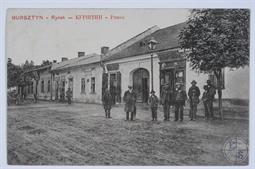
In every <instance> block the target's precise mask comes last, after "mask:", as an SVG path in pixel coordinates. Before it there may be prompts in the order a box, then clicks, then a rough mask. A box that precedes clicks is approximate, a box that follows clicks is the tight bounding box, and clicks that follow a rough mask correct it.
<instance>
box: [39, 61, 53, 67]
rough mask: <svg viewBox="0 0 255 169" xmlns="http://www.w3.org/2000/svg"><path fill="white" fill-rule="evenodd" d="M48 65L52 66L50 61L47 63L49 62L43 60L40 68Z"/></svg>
mask: <svg viewBox="0 0 255 169" xmlns="http://www.w3.org/2000/svg"><path fill="white" fill-rule="evenodd" d="M50 64H52V62H51V61H49V60H43V61H42V63H41V66H46V65H50Z"/></svg>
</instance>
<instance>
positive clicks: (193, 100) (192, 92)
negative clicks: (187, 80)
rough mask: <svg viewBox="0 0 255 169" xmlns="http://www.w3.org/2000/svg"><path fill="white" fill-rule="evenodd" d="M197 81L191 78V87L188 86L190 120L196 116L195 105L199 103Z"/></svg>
mask: <svg viewBox="0 0 255 169" xmlns="http://www.w3.org/2000/svg"><path fill="white" fill-rule="evenodd" d="M196 84H197V82H196V81H195V80H193V81H192V82H191V85H192V86H191V87H190V88H189V92H188V96H189V104H190V120H196V117H197V105H198V103H199V96H200V90H199V88H198V87H197V86H196Z"/></svg>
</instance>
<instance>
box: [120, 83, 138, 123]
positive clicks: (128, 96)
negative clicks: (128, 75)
mask: <svg viewBox="0 0 255 169" xmlns="http://www.w3.org/2000/svg"><path fill="white" fill-rule="evenodd" d="M123 100H124V102H125V108H124V111H125V112H126V120H129V113H131V118H130V120H131V121H132V120H134V113H135V103H136V94H135V92H134V91H133V88H132V86H130V85H129V86H128V90H127V91H126V92H125V93H124V97H123Z"/></svg>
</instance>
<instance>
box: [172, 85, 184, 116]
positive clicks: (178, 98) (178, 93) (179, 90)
mask: <svg viewBox="0 0 255 169" xmlns="http://www.w3.org/2000/svg"><path fill="white" fill-rule="evenodd" d="M186 100H187V94H186V92H185V91H184V90H183V87H182V84H177V85H176V90H175V120H174V121H178V120H179V117H180V121H183V109H184V106H185V101H186Z"/></svg>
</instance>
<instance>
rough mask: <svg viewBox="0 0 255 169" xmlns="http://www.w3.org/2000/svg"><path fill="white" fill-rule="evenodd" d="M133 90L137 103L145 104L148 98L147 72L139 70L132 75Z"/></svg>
mask: <svg viewBox="0 0 255 169" xmlns="http://www.w3.org/2000/svg"><path fill="white" fill-rule="evenodd" d="M133 88H134V91H135V93H136V94H137V102H142V103H147V102H148V98H149V72H148V71H147V70H146V69H143V68H140V69H137V70H136V71H135V72H134V73H133Z"/></svg>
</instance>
